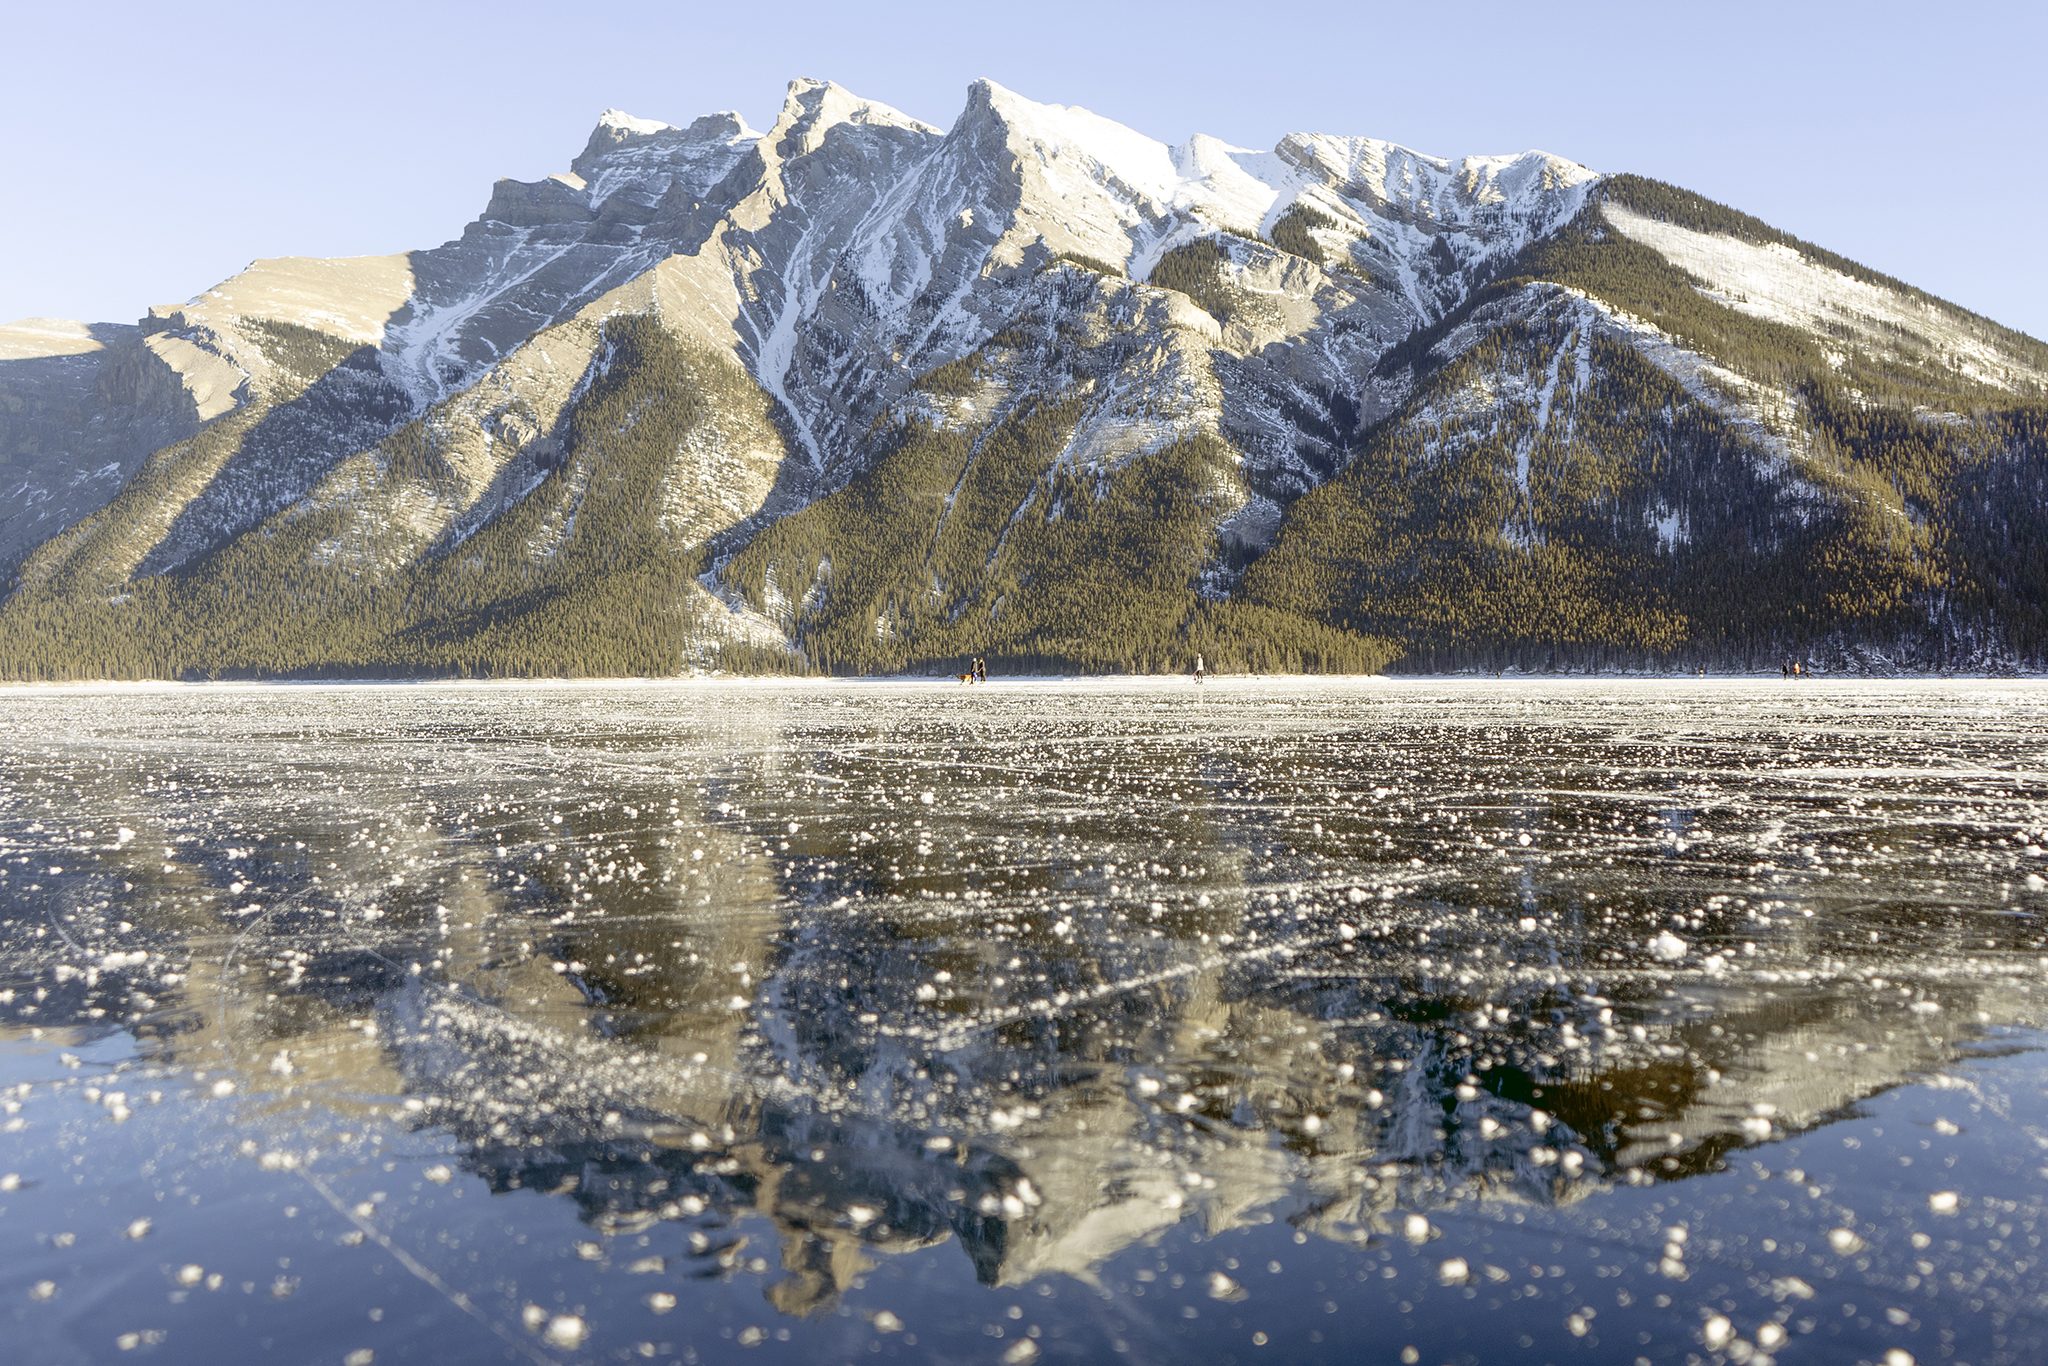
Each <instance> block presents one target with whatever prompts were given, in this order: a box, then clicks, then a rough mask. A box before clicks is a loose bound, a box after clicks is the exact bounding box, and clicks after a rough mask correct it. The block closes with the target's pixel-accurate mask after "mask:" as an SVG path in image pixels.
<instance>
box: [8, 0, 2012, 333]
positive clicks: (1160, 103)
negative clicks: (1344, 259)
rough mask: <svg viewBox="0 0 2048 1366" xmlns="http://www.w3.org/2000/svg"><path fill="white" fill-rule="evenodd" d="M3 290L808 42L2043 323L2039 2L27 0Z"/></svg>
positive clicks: (249, 252)
mask: <svg viewBox="0 0 2048 1366" xmlns="http://www.w3.org/2000/svg"><path fill="white" fill-rule="evenodd" d="M10 8H11V11H12V12H11V13H10V15H9V20H8V24H7V28H6V42H5V45H4V50H0V185H5V186H6V188H7V196H6V199H5V201H4V205H0V261H4V262H5V263H6V264H5V268H4V269H0V320H4V319H10V318H16V317H21V316H24V315H34V314H45V315H54V316H60V317H77V318H85V319H89V320H114V321H126V320H130V319H133V318H135V317H136V316H138V315H139V314H140V313H141V312H142V311H143V310H144V309H145V308H147V307H148V306H149V305H150V304H153V303H164V302H172V301H176V300H182V299H184V298H187V297H189V296H191V295H193V294H195V293H197V292H199V291H200V290H203V289H205V288H207V287H209V286H210V285H212V284H213V283H215V282H216V281H218V280H220V279H222V278H224V277H226V276H228V275H231V274H233V273H234V272H235V271H237V270H239V269H241V267H242V266H243V265H245V264H246V263H247V262H248V261H250V260H251V259H253V258H256V257H259V256H279V255H318V256H338V255H360V254H365V253H380V252H389V251H400V250H405V249H408V248H414V247H422V246H431V245H433V244H435V243H437V242H441V241H444V240H446V239H447V238H450V237H453V236H455V235H456V234H457V233H459V232H460V231H461V229H462V226H463V224H464V223H466V222H467V221H469V220H470V219H471V218H473V217H474V216H475V215H476V213H477V212H478V211H479V210H480V209H481V208H482V207H483V205H484V203H485V201H486V199H487V198H488V197H489V192H490V186H491V182H492V181H493V180H495V179H497V178H498V177H500V176H507V175H510V176H517V177H519V178H522V179H532V178H536V177H538V176H541V175H545V174H547V173H548V172H550V171H554V170H559V169H562V168H564V167H566V166H567V164H568V162H569V159H570V158H571V157H572V156H574V155H575V153H576V152H577V151H578V150H579V149H580V148H581V147H582V145H583V142H584V140H585V138H586V137H587V136H588V134H589V131H590V128H591V126H592V125H593V124H594V123H595V122H596V119H597V115H598V113H599V112H600V111H601V110H603V109H605V108H606V107H607V106H617V107H619V108H622V109H625V110H627V111H629V112H631V113H635V114H639V115H642V116H644V117H648V118H659V119H663V120H666V121H669V122H682V121H687V120H688V119H690V118H692V117H694V116H696V115H698V114H701V113H707V112H710V111H712V110H716V109H726V108H733V109H738V110H739V111H740V112H741V113H743V114H745V115H746V116H747V117H748V119H749V120H750V121H751V122H753V123H754V124H755V126H757V127H766V126H767V124H768V122H769V120H771V119H772V118H773V117H774V113H775V110H776V109H777V108H778V107H779V105H780V103H781V97H782V90H783V87H784V85H785V84H786V83H787V82H788V80H789V79H790V78H791V77H793V76H798V75H807V76H818V77H825V78H829V79H832V80H836V81H838V82H840V83H841V84H843V85H846V86H849V87H851V88H852V89H853V90H855V91H857V92H858V93H860V94H861V95H864V96H866V97H867V98H870V99H876V100H881V101H884V102H886V103H889V104H893V105H895V106H897V107H898V108H900V109H903V110H904V111H906V112H908V113H910V114H914V115H916V116H918V117H920V118H923V119H925V120H927V121H929V122H931V123H935V124H939V125H941V126H944V125H947V124H950V123H951V122H952V120H953V117H954V115H955V114H956V113H957V112H958V110H959V108H960V105H961V102H962V99H963V95H964V92H965V88H966V86H967V84H968V82H969V81H971V80H972V79H974V78H975V77H977V76H988V77H991V78H993V79H994V80H997V81H999V82H1001V83H1002V84H1004V85H1007V86H1009V87H1011V88H1012V89H1015V90H1017V91H1018V92H1020V93H1022V94H1024V95H1027V96H1029V97H1031V98H1033V99H1038V100H1045V101H1051V102H1057V103H1066V104H1083V105H1086V106H1088V107H1089V108H1091V109H1093V110H1095V111H1096V112H1098V113H1101V114H1105V115H1107V116H1109V117H1111V118H1115V119H1118V120H1120V121H1122V122H1124V123H1128V124H1130V125H1131V126H1133V127H1135V128H1137V129H1139V130H1141V131H1143V132H1146V133H1149V134H1152V135H1153V136H1155V137H1160V138H1164V139H1166V140H1168V141H1179V140H1181V139H1182V138H1184V137H1186V136H1187V135H1189V134H1191V133H1195V132H1207V133H1213V134H1215V135H1217V136H1218V137H1222V138H1225V139H1227V140H1229V141H1232V142H1236V143H1241V144H1245V145H1249V146H1257V147H1269V146H1271V145H1272V144H1273V142H1274V141H1275V140H1276V139H1277V138H1278V137H1279V136H1280V135H1281V134H1282V133H1285V132H1287V131H1290V130H1296V129H1300V130H1313V131H1320V132H1332V133H1357V134H1370V135H1372V136H1375V137H1384V138H1391V139H1394V140H1395V141H1398V142H1403V143H1406V144H1408V145H1410V146H1413V147H1416V148H1419V149H1421V150H1423V151H1427V152H1433V153H1438V154H1441V155H1448V156H1457V155H1461V154H1464V153H1468V152H1510V151H1519V150H1521V149H1523V148H1527V147H1541V148H1543V149H1544V150H1546V151H1551V152H1555V153H1558V154H1560V155H1563V156H1568V157H1571V158H1573V159H1575V160H1578V161H1582V162H1584V163H1586V164H1587V165H1589V166H1592V167H1594V168H1595V169H1597V170H1603V171H1618V170H1627V171H1638V172H1642V173H1644V174H1647V175H1652V176H1656V177H1658V178H1660V179H1664V180H1670V181H1675V182H1677V183H1679V184H1681V185H1685V186H1687V187H1689V188H1691V189H1695V190H1698V191H1700V192H1702V193H1704V194H1707V195H1709V196H1711V197H1713V198H1715V199H1719V200H1722V201H1724V202H1726V203H1730V204H1733V205H1735V206H1736V207H1738V208H1742V209H1745V210H1748V211H1749V212H1751V213H1754V214H1756V215H1758V216H1759V217H1762V218H1764V219H1766V220H1768V221H1769V222H1771V223H1773V224H1775V225H1777V226H1778V227H1780V228H1783V229H1785V230H1786V231H1789V232H1792V233H1795V234H1797V235H1799V236H1801V237H1805V238H1808V239H1810V240H1813V241H1816V242H1819V243H1821V244H1822V245H1824V246H1827V247H1831V248H1833V249H1834V250H1836V251H1839V252H1841V253H1843V254H1844V255H1847V256H1850V257H1853V258H1855V259H1857V260H1859V261H1862V262H1864V263H1865V264H1867V265H1870V266H1874V267H1876V268H1878V269H1880V270H1884V271H1887V272H1889V273H1891V274H1894V275H1898V276H1900V277H1902V278H1904V279H1906V280H1909V281H1911V282H1912V283H1914V284H1917V285H1920V286H1921V287H1923V288H1926V289H1929V290H1931V291H1933V292H1934V293H1937V294H1940V295H1943V296H1944V297H1947V298H1949V299H1952V300H1954V301H1956V302H1957V303H1961V304H1963V305H1966V306H1967V307H1970V308H1973V309H1977V310H1979V311H1981V312H1984V313H1988V314H1990V315H1991V316H1992V317H1994V318H1997V319H1999V320H2000V321H2002V322H2006V323H2009V324H2011V325H2013V326H2016V327H2020V328H2023V329H2025V330H2026V331H2029V332H2032V333H2033V334H2034V335H2035V336H2038V337H2048V267H2044V265H2043V263H2042V260H2041V255H2042V253H2041V247H2042V246H2043V244H2044V243H2048V175H2044V173H2043V162H2044V157H2043V150H2044V149H2043V142H2044V139H2048V94H2044V93H2043V92H2044V89H2048V83H2044V79H2043V72H2042V61H2043V55H2044V54H2048V18H2044V17H2043V14H2044V7H2042V6H2039V5H2038V4H2035V3H2022V2H2020V0H2015V2H2014V3H1971V2H1970V0H1935V2H1932V3H1916V4H1893V3H1889V0H1869V2H1868V3H1842V4H1819V3H1805V2H1804V0H1774V3H1768V4H1754V3H1749V0H1715V2H1714V3H1704V4H1690V5H1675V4H1665V3H1659V2H1658V0H1638V3H1634V4H1625V5H1622V4H1617V5H1612V6H1609V5H1605V4H1594V3H1577V4H1574V3H1552V4H1532V3H1527V0H1524V2H1523V3H1516V4H1501V5H1495V4H1491V3H1484V2H1483V0H1465V3H1446V4H1419V3H1414V0H1406V2H1405V3H1402V4H1399V5H1380V4H1374V3H1358V2H1357V0H1337V2H1336V3H1322V4H1313V3H1302V2H1301V0H1293V3H1272V0H1244V2H1243V3H1239V4H1231V5H1223V4H1208V3H1183V4H1179V5H1165V4H1157V3H1152V4H1132V5H1126V4H1122V3H1118V2H1117V0H1095V2H1094V3H1086V4H1074V3H1069V2H1068V0H1010V2H1009V3H989V2H988V0H979V2H977V0H954V3H944V4H923V3H917V4H910V3H906V4H890V3H886V2H885V0H868V2H865V3H864V2H863V0H842V2H839V3H811V0H778V3H708V4H707V3H703V2H702V0H669V2H668V3H661V4H646V3H626V2H618V3H611V4H602V5H571V4H567V3H561V0H555V3H541V4H529V3H521V2H514V0H506V2H504V3H498V4H491V5H481V4H478V5H470V4H453V3H436V2H435V0H409V3H402V4H392V3H386V0H346V3H341V4H310V3H309V4H299V3H294V2H293V0H273V3H269V4H261V5H258V4H243V3H239V0H183V2H182V3H177V2H175V0H174V2H172V3H162V2H158V3H136V4H128V3H119V2H118V0H91V2H90V3H83V2H82V3H72V4H65V3H63V0H32V2H31V3H25V4H20V5H16V6H11V7H10Z"/></svg>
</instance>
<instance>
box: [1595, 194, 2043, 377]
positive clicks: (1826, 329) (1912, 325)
mask: <svg viewBox="0 0 2048 1366" xmlns="http://www.w3.org/2000/svg"><path fill="white" fill-rule="evenodd" d="M1600 212H1601V214H1602V215H1603V216H1604V217H1605V218H1606V220H1607V221H1608V222H1609V223H1610V224H1612V225H1613V226H1614V227H1615V228H1616V229H1617V230H1618V231H1620V232H1621V233H1622V234H1623V235H1624V236H1627V237H1629V238H1632V239H1634V240H1635V241H1638V242H1641V243H1643V244H1644V245H1646V246H1648V247H1650V248H1652V249H1653V250H1655V251H1656V252H1657V253H1658V254H1659V255H1661V256H1663V257H1664V259H1665V260H1667V261H1669V262H1670V263H1671V264H1672V265H1674V266H1677V267H1678V268H1679V269H1680V270H1683V271H1685V272H1686V273H1687V274H1689V275H1691V276H1692V277H1693V278H1694V279H1696V280H1698V281H1700V283H1701V285H1702V287H1703V289H1702V292H1703V293H1705V294H1706V295H1707V296H1708V297H1709V298H1712V299H1713V300H1714V301H1715V302H1717V303H1721V304H1724V305H1726V306H1727V307H1729V308H1732V309H1735V310H1736V311H1737V312H1740V313H1745V314H1748V315H1749V316H1750V317H1753V318H1762V319H1765V320H1767V321H1769V322H1776V323H1783V324H1786V325H1788V326H1791V327H1796V328H1798V329H1800V330H1802V331H1807V332H1812V333H1815V334H1818V335H1820V336H1822V337H1827V336H1831V335H1843V334H1846V335H1848V336H1851V337H1854V338H1855V339H1856V343H1857V344H1858V345H1859V346H1861V347H1865V348H1868V349H1870V350H1872V351H1875V352H1878V353H1879V354H1885V355H1897V356H1902V357H1903V358H1905V359H1908V360H1923V361H1928V362H1932V363H1934V364H1936V365H1945V366H1949V367H1952V368H1953V369H1955V370H1956V371H1957V372H1958V373H1960V374H1962V375H1963V376H1965V377H1967V378H1969V379H1972V380H1975V381H1977V382H1979V383H1983V384H1990V385H1995V386H1997V387H2000V388H2006V389H2011V388H2015V387H2023V386H2025V385H2027V384H2041V383H2044V382H2048V373H2044V372H2043V371H2042V370H2040V369H2039V368H2037V367H2035V366H2032V365H2030V364H2028V363H2027V362H2026V361H2025V360H2024V359H2022V358H2021V357H2018V356H2015V355H2014V354H2012V353H2011V352H2010V351H2008V350H2007V349H2005V348H2004V347H2001V346H1999V345H1998V344H1997V343H1996V342H1995V341H1994V340H1992V339H1991V338H1988V337H1987V336H1986V335H1985V329H1984V328H1983V327H1982V325H1981V324H1977V323H1975V322H1974V320H1970V319H1966V318H1964V317H1963V316H1961V315H1960V314H1959V313H1958V312H1957V311H1956V310H1953V309H1949V308H1945V307H1943V306H1941V305H1938V304H1935V303H1933V302H1931V301H1929V300H1928V299H1925V298H1922V297H1916V296H1914V295H1911V294H1908V293H1905V292H1903V291H1900V290H1896V289H1887V288H1884V287H1883V286H1880V285H1876V284H1872V283H1870V282H1869V281H1867V280H1860V279H1857V278H1856V277H1855V276H1852V275H1848V274H1845V273H1844V272H1842V271H1839V270H1836V269H1834V268H1832V267H1830V266H1826V265H1823V264H1821V263H1819V262H1817V261H1814V260H1812V259H1811V258H1809V257H1807V256H1806V255H1805V254H1804V253H1802V252H1800V251H1798V250H1797V249H1795V248H1793V247H1791V246H1789V245H1787V244H1785V243H1782V242H1770V243H1760V242H1746V241H1743V240H1742V239H1740V238H1736V237H1730V236H1726V235H1724V234H1720V233H1707V232H1700V231H1697V230H1695V229H1692V228H1687V227H1681V226H1680V225H1678V224H1676V223H1667V222H1665V221H1663V220H1662V219H1658V218H1651V217H1649V216H1648V215H1646V214H1641V213H1637V212H1635V211H1634V210H1632V209H1629V208H1626V207H1624V206H1622V205H1619V204H1603V205H1601V207H1600Z"/></svg>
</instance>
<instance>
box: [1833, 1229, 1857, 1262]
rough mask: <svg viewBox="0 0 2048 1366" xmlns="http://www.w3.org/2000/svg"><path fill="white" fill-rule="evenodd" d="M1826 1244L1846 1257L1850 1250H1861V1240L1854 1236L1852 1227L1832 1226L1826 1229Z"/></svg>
mask: <svg viewBox="0 0 2048 1366" xmlns="http://www.w3.org/2000/svg"><path fill="white" fill-rule="evenodd" d="M1828 1246H1829V1247H1831V1248H1833V1249H1834V1250H1835V1251H1836V1252H1839V1253H1840V1254H1841V1255H1842V1256H1844V1257H1846V1256H1848V1255H1849V1254H1850V1253H1852V1252H1858V1251H1861V1250H1862V1248H1863V1240H1862V1239H1861V1238H1859V1237H1857V1236H1856V1233H1855V1231H1854V1230H1853V1229H1846V1228H1834V1229H1829V1230H1828Z"/></svg>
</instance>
